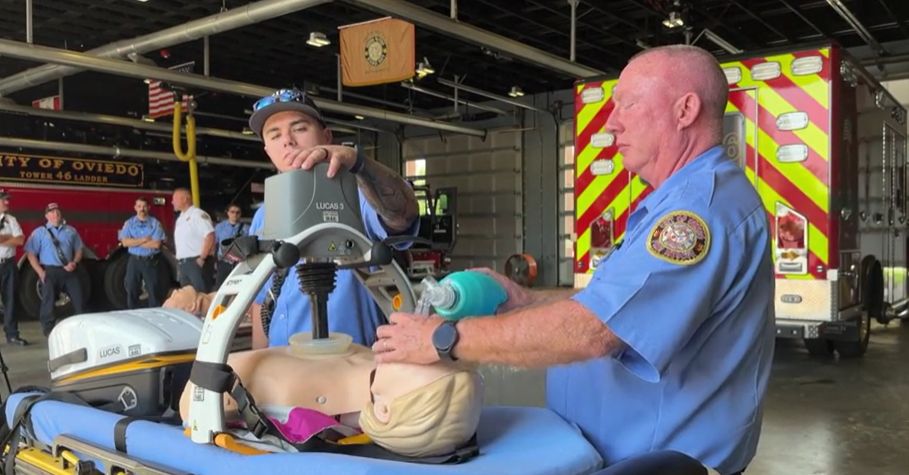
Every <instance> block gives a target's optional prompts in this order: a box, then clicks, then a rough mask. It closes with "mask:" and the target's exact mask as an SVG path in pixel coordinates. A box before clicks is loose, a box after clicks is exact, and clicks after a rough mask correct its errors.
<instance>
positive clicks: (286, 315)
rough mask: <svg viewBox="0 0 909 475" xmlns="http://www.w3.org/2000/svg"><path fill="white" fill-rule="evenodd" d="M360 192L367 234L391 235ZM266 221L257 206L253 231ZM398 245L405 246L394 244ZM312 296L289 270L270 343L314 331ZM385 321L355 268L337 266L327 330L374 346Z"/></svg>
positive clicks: (277, 343) (260, 299) (262, 294)
mask: <svg viewBox="0 0 909 475" xmlns="http://www.w3.org/2000/svg"><path fill="white" fill-rule="evenodd" d="M359 196H360V213H361V214H362V217H363V227H364V228H365V230H366V237H368V238H369V239H371V240H373V241H381V240H382V239H385V238H386V237H387V236H388V231H386V230H385V227H384V226H383V225H382V222H381V220H380V219H379V215H378V213H376V210H375V209H373V207H372V206H370V204H369V202H367V201H366V198H364V197H363V193H359ZM264 224H265V206H264V205H263V206H262V207H261V208H259V209H258V210H256V214H255V215H254V216H253V220H252V224H251V225H250V229H249V233H250V235H253V234H257V233H259V232H260V231H261V229H262V227H263V225H264ZM418 229H419V220H414V224H413V227H412V228H411V229H409V230H408V231H407V232H406V233H403V234H406V235H409V236H416V234H417V231H418ZM395 247H399V248H403V247H406V245H404V246H395ZM270 287H271V279H269V280H268V282H266V283H265V286H264V287H263V292H260V294H259V297H258V298H257V299H256V303H259V304H261V303H262V302H263V301H264V300H265V293H266V292H265V291H267V289H269V288H270ZM310 307H311V306H310V302H309V296H308V295H306V294H304V293H302V292H300V284H299V279H297V273H296V270H295V269H290V270H289V271H288V275H287V278H286V279H285V280H284V285H282V286H281V295H280V296H279V297H278V301H277V302H276V305H275V310H274V312H273V313H272V318H271V323H270V326H269V331H268V346H285V345H288V344H289V343H288V342H289V340H290V336H291V335H293V334H294V333H299V332H311V331H312V321H311V317H312V316H311V313H310V312H311V311H310ZM383 323H385V316H384V315H383V314H382V311H381V310H380V309H379V307H378V306H377V305H376V302H375V301H374V300H373V299H372V296H371V295H370V293H369V292H368V291H367V290H366V288H365V287H363V285H362V284H360V281H359V280H357V278H356V276H354V273H353V271H350V270H338V271H337V281H336V284H335V290H334V291H332V292H331V293H330V294H329V295H328V330H329V331H331V332H340V333H346V334H348V335H350V336H351V337H353V341H354V343H359V344H361V345H366V346H371V345H372V344H373V342H375V340H376V328H378V326H379V325H381V324H383Z"/></svg>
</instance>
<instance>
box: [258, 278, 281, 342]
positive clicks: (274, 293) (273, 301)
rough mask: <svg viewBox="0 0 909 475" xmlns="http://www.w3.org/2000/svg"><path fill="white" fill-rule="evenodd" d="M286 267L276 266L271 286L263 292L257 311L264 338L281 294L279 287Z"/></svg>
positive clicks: (266, 335) (266, 336)
mask: <svg viewBox="0 0 909 475" xmlns="http://www.w3.org/2000/svg"><path fill="white" fill-rule="evenodd" d="M287 271H288V269H282V268H278V269H275V273H274V275H273V276H272V278H271V279H272V280H271V288H270V289H269V290H268V292H266V293H265V301H263V302H262V307H261V310H260V312H259V319H260V320H262V330H264V331H265V338H266V339H267V338H268V329H269V328H270V327H271V317H272V315H273V314H274V312H275V306H276V305H277V304H278V297H280V296H281V288H282V287H283V286H284V280H285V279H286V278H287Z"/></svg>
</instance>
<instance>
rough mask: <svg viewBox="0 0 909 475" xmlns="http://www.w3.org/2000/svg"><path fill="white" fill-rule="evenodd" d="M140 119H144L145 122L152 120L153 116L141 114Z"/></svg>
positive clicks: (153, 119)
mask: <svg viewBox="0 0 909 475" xmlns="http://www.w3.org/2000/svg"><path fill="white" fill-rule="evenodd" d="M142 120H144V121H145V122H154V121H155V118H154V117H151V116H147V115H143V116H142Z"/></svg>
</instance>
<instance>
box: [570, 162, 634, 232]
mask: <svg viewBox="0 0 909 475" xmlns="http://www.w3.org/2000/svg"><path fill="white" fill-rule="evenodd" d="M618 173H619V176H617V177H615V180H613V181H612V183H610V184H609V186H607V187H606V189H605V190H603V192H602V193H600V196H598V197H597V199H595V200H594V201H593V203H591V204H590V207H588V208H587V209H586V210H584V213H583V214H582V215H581V217H580V218H579V219H578V224H577V226H575V229H585V230H586V229H589V228H590V223H592V222H593V220H594V219H596V218H597V216H599V215H600V214H602V213H603V211H605V210H606V207H607V206H608V205H609V203H612V201H613V200H614V199H615V197H616V195H618V194H619V193H621V192H623V190H624V189H625V187H626V186H627V185H628V176H629V175H630V173H628V172H627V171H626V170H622V171H620V172H618ZM616 236H618V232H616Z"/></svg>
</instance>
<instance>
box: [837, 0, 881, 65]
mask: <svg viewBox="0 0 909 475" xmlns="http://www.w3.org/2000/svg"><path fill="white" fill-rule="evenodd" d="M827 3H828V4H829V5H830V7H831V8H833V9H834V10H836V12H837V13H838V14H839V15H840V16H841V17H843V20H846V23H849V25H850V26H852V28H853V29H854V30H855V32H856V33H858V35H859V36H860V37H861V38H862V39H863V40H864V41H865V43H868V46H871V48H872V49H874V52H875V53H877V55H878V56H883V55H885V54H887V51H886V50H885V49H884V47H883V46H881V44H880V43H878V42H877V40H876V39H875V38H874V36H873V35H872V34H871V32H870V31H868V28H866V27H865V25H864V24H862V22H860V21H859V19H858V18H856V16H855V15H854V14H852V10H849V8H848V7H847V6H846V5H844V4H843V2H841V1H840V0H827Z"/></svg>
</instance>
